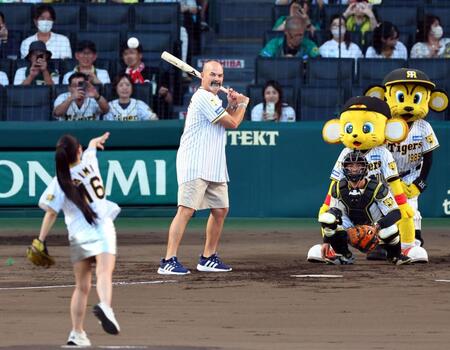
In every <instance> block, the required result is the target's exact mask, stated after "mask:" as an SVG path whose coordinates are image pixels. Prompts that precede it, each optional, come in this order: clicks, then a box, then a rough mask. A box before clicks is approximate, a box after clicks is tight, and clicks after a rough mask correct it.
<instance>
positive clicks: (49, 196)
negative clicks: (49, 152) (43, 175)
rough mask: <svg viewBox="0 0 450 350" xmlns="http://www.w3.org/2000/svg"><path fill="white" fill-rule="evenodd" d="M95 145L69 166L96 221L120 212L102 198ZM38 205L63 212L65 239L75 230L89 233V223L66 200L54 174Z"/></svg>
mask: <svg viewBox="0 0 450 350" xmlns="http://www.w3.org/2000/svg"><path fill="white" fill-rule="evenodd" d="M96 153H97V151H96V149H95V148H88V149H87V150H86V151H85V152H84V153H83V156H82V160H81V162H80V163H79V164H78V165H76V166H74V167H72V168H70V175H71V177H72V180H73V181H74V182H76V183H78V186H83V188H84V189H85V190H86V192H85V193H86V198H87V199H88V201H89V205H90V206H91V208H92V210H94V212H95V213H97V216H98V219H97V222H99V223H100V222H102V220H103V219H106V218H109V219H112V220H114V219H115V218H116V216H117V215H118V214H119V212H120V208H119V206H118V205H117V204H115V203H113V202H110V201H108V200H106V195H105V190H104V187H103V181H102V177H101V175H100V170H99V167H98V161H97V156H96ZM39 206H40V207H41V208H42V209H44V210H47V209H48V208H50V209H52V210H54V211H55V212H59V211H60V210H61V209H62V210H63V212H64V218H65V222H66V225H67V230H68V231H69V240H72V239H73V238H74V237H73V236H75V235H77V234H78V233H82V232H90V231H91V230H92V226H91V225H89V223H88V222H87V221H86V219H85V218H84V215H83V213H82V212H81V210H80V209H78V207H77V206H76V205H75V204H74V203H73V202H72V201H70V200H69V199H67V197H66V195H65V194H64V192H63V190H62V189H61V187H60V186H59V183H58V180H57V178H56V177H54V178H53V179H52V181H51V183H50V184H49V185H48V187H47V189H46V190H45V191H44V193H43V194H42V196H41V198H40V199H39Z"/></svg>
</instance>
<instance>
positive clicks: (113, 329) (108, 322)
mask: <svg viewBox="0 0 450 350" xmlns="http://www.w3.org/2000/svg"><path fill="white" fill-rule="evenodd" d="M92 312H93V313H94V315H95V316H96V317H97V318H98V319H99V320H100V323H101V325H102V327H103V330H104V331H105V332H106V333H109V334H119V332H120V326H119V323H118V322H117V320H116V317H115V316H114V312H113V309H112V308H110V307H109V306H108V305H106V304H104V303H100V304H97V305H95V306H94V308H93V310H92Z"/></svg>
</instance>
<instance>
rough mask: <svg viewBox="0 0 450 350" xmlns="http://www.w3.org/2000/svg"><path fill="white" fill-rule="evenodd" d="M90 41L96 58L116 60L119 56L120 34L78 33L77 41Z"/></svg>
mask: <svg viewBox="0 0 450 350" xmlns="http://www.w3.org/2000/svg"><path fill="white" fill-rule="evenodd" d="M82 40H90V41H92V42H94V43H95V46H96V48H97V57H98V58H101V59H109V60H116V59H119V58H120V57H119V54H120V50H119V48H120V33H119V32H117V31H115V32H95V31H93V32H79V33H78V34H77V41H82Z"/></svg>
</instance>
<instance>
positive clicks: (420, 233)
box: [416, 230, 424, 247]
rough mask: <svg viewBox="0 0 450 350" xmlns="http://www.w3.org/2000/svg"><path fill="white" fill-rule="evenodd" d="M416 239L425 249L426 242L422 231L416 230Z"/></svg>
mask: <svg viewBox="0 0 450 350" xmlns="http://www.w3.org/2000/svg"><path fill="white" fill-rule="evenodd" d="M416 239H418V240H419V241H420V246H421V247H423V243H424V240H423V238H422V231H421V230H416Z"/></svg>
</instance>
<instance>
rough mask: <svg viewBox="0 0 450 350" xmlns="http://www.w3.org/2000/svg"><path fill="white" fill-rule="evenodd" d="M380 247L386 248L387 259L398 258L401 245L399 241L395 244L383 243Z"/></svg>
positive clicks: (400, 252)
mask: <svg viewBox="0 0 450 350" xmlns="http://www.w3.org/2000/svg"><path fill="white" fill-rule="evenodd" d="M382 247H383V248H384V249H385V250H386V253H387V259H388V260H389V261H392V260H394V259H396V258H399V257H400V255H401V254H402V246H401V243H400V242H398V243H397V244H395V245H390V244H383V245H382Z"/></svg>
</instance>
